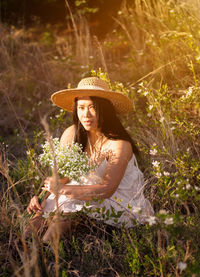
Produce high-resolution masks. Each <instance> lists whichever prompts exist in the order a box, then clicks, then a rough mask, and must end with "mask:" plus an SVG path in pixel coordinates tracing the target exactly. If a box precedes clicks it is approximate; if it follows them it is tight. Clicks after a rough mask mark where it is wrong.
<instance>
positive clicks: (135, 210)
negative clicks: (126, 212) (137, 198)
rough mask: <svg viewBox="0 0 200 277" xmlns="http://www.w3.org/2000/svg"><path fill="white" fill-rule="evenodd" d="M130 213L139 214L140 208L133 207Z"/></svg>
mask: <svg viewBox="0 0 200 277" xmlns="http://www.w3.org/2000/svg"><path fill="white" fill-rule="evenodd" d="M132 212H133V213H139V212H141V208H140V207H133V209H132Z"/></svg>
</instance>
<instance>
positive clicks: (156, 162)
mask: <svg viewBox="0 0 200 277" xmlns="http://www.w3.org/2000/svg"><path fill="white" fill-rule="evenodd" d="M152 165H153V166H154V167H159V165H160V162H158V161H153V162H152Z"/></svg>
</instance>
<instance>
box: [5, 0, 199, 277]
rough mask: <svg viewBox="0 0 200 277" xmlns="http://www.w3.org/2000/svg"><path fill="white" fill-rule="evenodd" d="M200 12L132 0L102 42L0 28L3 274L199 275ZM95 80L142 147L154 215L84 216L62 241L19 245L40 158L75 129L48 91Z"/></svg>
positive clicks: (80, 35)
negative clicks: (116, 94) (124, 104)
mask: <svg viewBox="0 0 200 277" xmlns="http://www.w3.org/2000/svg"><path fill="white" fill-rule="evenodd" d="M199 8H200V3H199V1H195V0H190V1H189V0H188V1H178V0H177V1H176V0H171V1H165V0H160V1H155V0H152V1H151V0H146V1H142V0H136V1H135V6H134V8H133V7H130V6H127V5H125V4H124V5H123V6H122V7H121V10H120V11H119V12H118V16H117V17H116V18H115V19H114V20H115V27H114V28H113V30H112V31H111V32H109V33H107V35H106V36H105V37H104V38H103V39H101V40H99V39H98V38H97V37H95V36H92V35H91V33H90V26H89V25H88V23H87V21H86V20H85V18H84V17H83V16H79V17H78V18H74V17H73V15H72V17H71V20H72V24H71V25H70V26H66V28H65V29H60V27H59V26H51V25H48V26H41V25H38V24H37V23H36V24H35V26H34V27H32V28H16V27H14V26H6V25H3V24H1V25H0V33H1V41H0V76H1V78H0V92H1V93H0V100H1V109H0V150H1V159H0V173H1V176H0V184H1V186H0V194H1V197H0V198H1V206H0V218H1V225H0V276H3V277H4V276H34V277H35V276H36V277H37V276H62V277H66V276H81V277H87V276H96V277H97V276H98V277H101V276H121V277H125V276H126V277H127V276H128V277H130V276H145V277H146V276H163V277H165V276H168V277H172V276H177V277H178V276H190V277H198V276H200V255H199V252H200V232H199V228H200V205H199V204H200V83H199V82H200V80H199V76H200V27H199V26H200V24H199V23H200V14H199ZM87 76H99V77H100V78H102V79H104V80H106V81H107V82H108V84H109V85H110V88H111V89H113V90H118V91H121V92H123V93H124V94H126V95H128V96H129V97H130V98H131V99H132V101H133V112H132V113H131V114H130V115H127V116H124V117H123V118H122V122H123V124H124V126H125V127H126V129H127V130H128V132H129V133H130V134H131V136H132V137H133V139H134V140H135V141H136V142H137V145H138V148H139V149H140V153H141V155H140V159H139V167H140V168H141V170H142V171H143V172H144V175H145V180H146V188H145V195H146V197H147V198H148V199H149V200H150V201H151V203H152V205H153V207H154V210H155V217H151V218H149V223H148V224H145V225H136V226H135V227H134V228H131V229H128V230H127V229H117V228H111V227H109V226H106V225H105V224H103V223H100V222H96V221H93V220H91V219H89V218H88V217H87V216H86V215H85V214H82V213H80V215H79V221H80V224H79V225H78V226H77V227H76V228H75V229H74V230H73V232H72V234H71V235H70V238H67V237H66V239H63V240H61V241H60V242H58V241H55V243H54V247H52V246H50V245H43V244H42V242H41V239H40V238H39V237H38V238H35V239H33V240H31V241H26V240H25V239H24V233H23V230H24V225H25V223H24V220H23V217H24V214H23V213H24V210H25V207H26V206H27V204H28V202H29V200H30V198H31V197H32V196H33V195H34V194H35V193H38V191H39V190H40V188H41V184H42V182H43V180H44V179H45V176H46V175H45V174H46V173H45V172H44V171H42V170H41V169H40V166H39V164H38V162H37V156H38V155H39V153H40V152H41V144H42V143H43V142H44V140H45V130H44V126H43V124H42V123H41V120H42V119H44V118H46V120H47V122H48V127H49V130H50V132H51V134H52V136H53V137H60V135H61V134H62V132H63V131H64V129H65V128H66V127H68V126H69V125H70V124H71V122H72V117H71V115H70V114H68V113H67V112H65V111H63V110H60V109H58V108H57V107H55V106H53V105H52V103H51V101H50V96H51V94H52V93H53V92H55V91H57V90H59V89H64V88H66V87H67V86H68V87H76V85H77V83H78V81H79V80H80V79H81V78H83V77H87Z"/></svg>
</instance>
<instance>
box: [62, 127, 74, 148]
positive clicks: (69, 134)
mask: <svg viewBox="0 0 200 277" xmlns="http://www.w3.org/2000/svg"><path fill="white" fill-rule="evenodd" d="M74 135H75V125H71V126H70V127H68V128H67V129H66V130H65V131H64V132H63V134H62V136H61V138H60V144H61V145H62V146H64V145H66V144H68V143H70V144H71V143H72V142H73V140H74Z"/></svg>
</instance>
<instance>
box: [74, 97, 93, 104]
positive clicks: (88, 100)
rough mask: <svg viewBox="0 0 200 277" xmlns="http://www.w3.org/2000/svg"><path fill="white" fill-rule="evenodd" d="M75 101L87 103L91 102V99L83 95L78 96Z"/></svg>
mask: <svg viewBox="0 0 200 277" xmlns="http://www.w3.org/2000/svg"><path fill="white" fill-rule="evenodd" d="M77 103H78V104H89V103H93V101H92V99H91V98H90V97H89V96H83V97H79V98H78V100H77Z"/></svg>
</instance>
